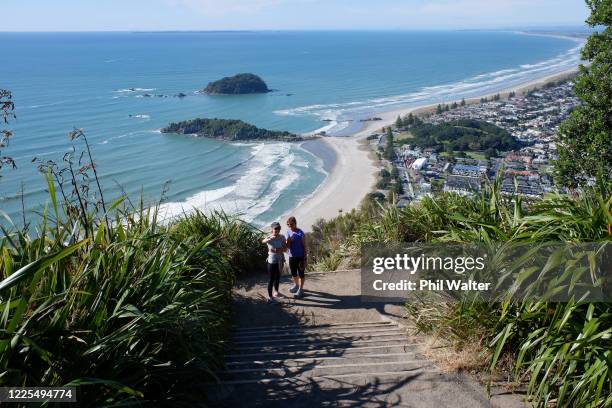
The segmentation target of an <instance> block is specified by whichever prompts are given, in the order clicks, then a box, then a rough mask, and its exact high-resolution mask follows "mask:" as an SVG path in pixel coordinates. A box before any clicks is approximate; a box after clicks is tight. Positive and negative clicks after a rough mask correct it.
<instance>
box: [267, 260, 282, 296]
mask: <svg viewBox="0 0 612 408" xmlns="http://www.w3.org/2000/svg"><path fill="white" fill-rule="evenodd" d="M268 274H269V275H270V281H269V282H268V296H270V297H272V286H274V290H276V291H277V292H278V285H279V284H280V264H278V263H269V262H268Z"/></svg>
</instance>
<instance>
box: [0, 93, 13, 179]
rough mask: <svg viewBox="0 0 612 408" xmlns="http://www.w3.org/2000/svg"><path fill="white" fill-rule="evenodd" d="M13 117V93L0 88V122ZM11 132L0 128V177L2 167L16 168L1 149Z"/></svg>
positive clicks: (5, 144)
mask: <svg viewBox="0 0 612 408" xmlns="http://www.w3.org/2000/svg"><path fill="white" fill-rule="evenodd" d="M14 118H15V104H14V103H13V95H12V93H11V92H10V91H7V90H4V89H0V123H2V124H7V123H8V121H9V119H14ZM12 135H13V133H12V132H11V131H10V130H8V129H0V178H1V177H2V174H1V173H2V168H3V167H4V166H8V167H10V168H16V167H17V165H16V164H15V161H14V160H13V159H12V158H11V157H9V156H5V155H2V149H3V148H5V147H7V146H8V144H9V140H10V138H11V136H12Z"/></svg>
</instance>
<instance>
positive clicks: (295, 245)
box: [287, 217, 308, 298]
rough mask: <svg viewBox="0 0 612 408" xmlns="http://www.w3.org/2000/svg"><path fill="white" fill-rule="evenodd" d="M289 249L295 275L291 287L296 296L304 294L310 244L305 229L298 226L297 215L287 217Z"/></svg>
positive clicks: (291, 267)
mask: <svg viewBox="0 0 612 408" xmlns="http://www.w3.org/2000/svg"><path fill="white" fill-rule="evenodd" d="M287 227H289V228H288V230H287V249H288V252H289V270H291V276H293V283H294V285H293V287H292V288H291V289H289V291H290V292H291V293H293V294H294V296H295V297H296V298H301V297H303V296H304V279H305V274H304V272H305V271H306V265H307V258H308V246H307V245H306V235H305V234H304V231H302V230H301V229H299V228H298V227H297V220H296V219H295V217H289V219H287Z"/></svg>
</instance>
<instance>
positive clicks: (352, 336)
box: [233, 328, 405, 347]
mask: <svg viewBox="0 0 612 408" xmlns="http://www.w3.org/2000/svg"><path fill="white" fill-rule="evenodd" d="M404 334H405V332H404V331H403V330H402V329H399V328H397V329H390V330H381V331H374V332H359V333H347V334H342V333H340V334H332V333H324V334H320V333H312V334H309V335H308V336H306V337H304V336H302V337H297V338H289V339H252V340H251V339H249V340H239V341H234V343H233V345H234V346H235V347H240V346H245V345H256V344H263V345H275V344H298V343H311V342H315V341H332V340H347V341H348V340H350V341H357V340H370V339H374V338H384V337H389V336H396V337H397V336H401V335H404Z"/></svg>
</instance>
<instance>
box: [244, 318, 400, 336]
mask: <svg viewBox="0 0 612 408" xmlns="http://www.w3.org/2000/svg"><path fill="white" fill-rule="evenodd" d="M385 324H395V323H393V322H391V321H389V320H377V321H365V322H345V323H324V324H314V325H303V326H300V325H296V324H289V325H283V326H253V327H234V329H233V331H234V333H253V332H269V331H286V330H296V329H299V330H303V329H314V330H323V329H338V328H342V327H355V326H363V327H370V326H379V325H385Z"/></svg>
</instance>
